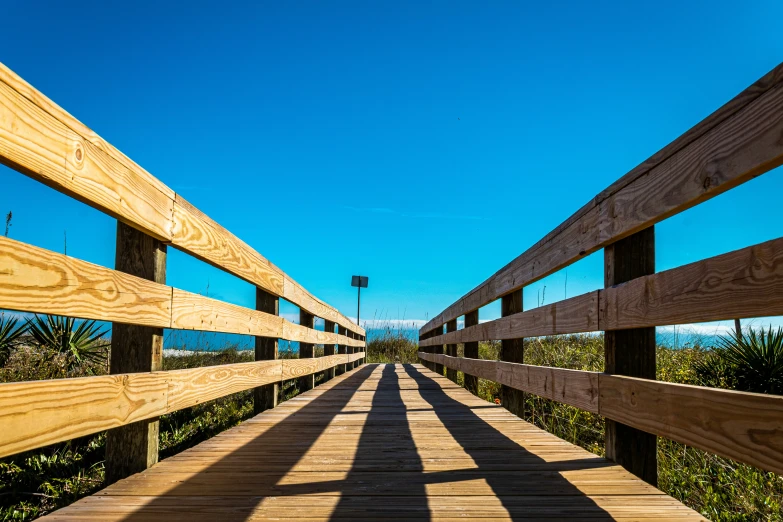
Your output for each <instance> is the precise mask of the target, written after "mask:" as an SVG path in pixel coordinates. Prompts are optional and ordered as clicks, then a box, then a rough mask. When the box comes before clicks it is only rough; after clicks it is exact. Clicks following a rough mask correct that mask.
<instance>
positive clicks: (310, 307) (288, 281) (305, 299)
mask: <svg viewBox="0 0 783 522" xmlns="http://www.w3.org/2000/svg"><path fill="white" fill-rule="evenodd" d="M281 297H282V298H284V299H287V300H288V301H291V302H292V303H294V304H296V305H297V306H299V307H300V308H304V309H305V310H307V311H308V312H310V313H311V314H313V315H314V316H316V317H320V318H321V319H328V320H330V321H333V322H335V323H337V324H338V325H340V326H344V327H345V328H346V329H347V330H349V331H351V332H355V333H358V334H360V335H365V334H366V332H365V330H364V328H362V327H361V326H359V325H357V324H355V323H354V322H353V321H351V320H350V319H348V318H347V317H345V316H343V315H342V314H341V313H340V312H338V311H337V310H336V309H335V308H332V307H331V306H329V305H328V304H326V303H324V302H323V301H321V300H320V299H318V298H316V297H315V296H313V295H312V294H310V292H308V291H307V290H305V289H304V288H303V287H302V285H300V284H299V283H297V282H296V281H294V280H293V279H292V278H291V277H290V276H289V275H286V276H285V286H284V289H283V294H282V295H281Z"/></svg>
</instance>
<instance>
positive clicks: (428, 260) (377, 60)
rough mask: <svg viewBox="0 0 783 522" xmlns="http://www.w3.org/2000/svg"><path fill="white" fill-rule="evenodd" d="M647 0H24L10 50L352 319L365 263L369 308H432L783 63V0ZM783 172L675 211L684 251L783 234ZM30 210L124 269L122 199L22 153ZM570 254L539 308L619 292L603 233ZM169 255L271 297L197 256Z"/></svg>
mask: <svg viewBox="0 0 783 522" xmlns="http://www.w3.org/2000/svg"><path fill="white" fill-rule="evenodd" d="M115 4H116V5H115ZM128 4H130V3H128ZM636 4H637V3H625V2H623V3H610V2H589V3H588V2H573V3H569V2H550V3H536V4H530V5H525V4H523V3H521V2H505V3H504V2H492V3H483V4H479V3H468V2H399V1H395V2H331V3H325V2H296V3H294V2H279V3H274V4H273V3H265V2H240V3H229V2H224V3H221V4H220V5H219V8H216V6H215V4H214V3H206V2H194V3H192V5H190V6H188V7H187V8H183V7H182V5H184V4H179V3H177V4H174V3H169V4H167V3H166V2H154V3H153V2H138V3H133V5H119V3H114V2H82V3H80V4H79V6H78V8H76V7H75V6H74V5H70V4H62V3H55V2H34V1H19V0H10V2H5V3H4V6H3V11H4V14H3V18H4V21H5V23H4V24H3V26H4V29H3V31H2V32H0V61H2V62H4V63H5V64H6V65H7V66H9V67H10V68H11V69H13V70H14V71H16V72H17V73H18V74H19V75H21V76H22V77H23V78H25V79H26V80H27V81H28V82H30V83H31V84H32V85H34V86H35V87H37V88H38V89H39V90H41V91H42V92H43V93H44V94H46V95H47V96H49V97H50V98H51V99H53V100H54V101H55V102H56V103H58V104H60V105H61V106H62V107H64V108H65V109H66V110H68V111H69V112H71V113H72V114H73V115H75V116H76V117H77V118H79V119H81V120H82V121H83V122H84V123H86V124H87V125H88V126H90V127H91V128H93V129H94V130H95V131H96V132H97V133H99V134H100V135H101V136H103V137H104V138H105V139H107V140H108V141H110V142H111V143H112V144H114V145H115V146H117V147H118V148H119V149H120V150H122V151H123V152H125V153H126V154H127V155H129V156H130V157H131V158H133V159H134V160H136V161H137V162H138V163H139V164H141V165H142V166H144V167H145V168H146V169H147V170H149V171H150V172H151V173H152V174H153V175H155V176H156V177H158V178H160V179H161V180H162V181H163V182H165V183H166V184H168V185H169V186H170V187H172V188H173V189H174V190H175V191H177V192H178V193H181V194H182V195H183V196H184V197H185V198H186V199H188V200H190V201H191V202H192V203H194V204H195V205H196V206H197V207H199V208H200V209H201V210H203V211H204V212H206V213H207V214H208V215H210V216H211V217H212V218H214V219H215V220H217V221H218V222H219V223H221V224H222V225H224V226H225V227H226V228H228V229H229V230H231V231H232V232H234V233H235V234H237V235H238V236H239V237H240V238H242V239H243V240H245V241H246V242H247V243H249V244H250V245H252V246H253V247H254V248H255V249H257V250H258V251H259V252H261V253H262V254H263V255H264V256H266V257H268V258H269V259H270V260H271V261H272V262H273V263H275V264H276V265H278V266H279V267H281V268H282V269H283V270H285V271H286V272H287V273H288V274H290V275H291V276H292V277H293V278H294V279H296V280H297V281H299V282H300V283H301V284H302V285H304V286H305V287H306V288H307V289H308V290H310V291H311V292H312V293H313V294H315V295H316V296H318V297H319V298H321V299H323V300H325V301H327V302H329V303H330V304H332V305H334V306H336V307H337V308H339V309H340V310H341V311H342V312H343V313H345V314H346V315H350V316H354V315H355V306H356V304H355V302H356V294H355V289H353V288H351V287H350V276H351V275H352V274H358V273H361V274H363V275H368V276H369V277H370V287H369V288H368V289H367V291H366V292H363V295H362V303H363V307H362V309H363V313H362V315H363V317H365V318H368V317H369V318H371V317H373V316H376V317H382V318H388V319H394V320H397V319H402V318H403V317H404V318H406V319H417V320H424V319H426V318H427V317H432V316H433V315H435V314H437V313H439V312H440V311H441V310H442V309H443V308H444V307H446V306H447V305H449V304H451V303H452V302H453V301H454V300H455V299H457V298H459V297H460V296H462V295H463V294H464V293H465V292H467V291H468V290H470V289H471V288H473V287H474V286H476V285H477V284H478V283H480V282H481V281H483V280H484V279H485V278H486V277H488V276H489V275H491V274H492V273H493V272H495V271H496V270H497V269H499V268H500V267H502V266H503V265H504V264H506V263H507V262H508V261H510V260H511V259H513V258H514V257H515V256H517V255H519V254H520V253H521V252H523V251H524V250H525V249H526V248H527V247H529V246H530V245H532V244H533V243H535V242H536V241H537V240H538V239H540V238H541V237H542V236H543V235H545V234H546V233H547V232H549V231H550V230H551V229H552V228H554V227H555V226H557V225H558V224H559V223H560V222H561V221H563V220H564V219H566V218H567V217H568V216H569V215H571V214H572V213H573V212H574V211H576V210H577V209H578V208H579V207H581V206H582V205H583V204H584V203H585V202H587V201H588V200H589V199H591V198H592V197H593V196H594V195H595V194H596V193H598V192H599V191H601V190H602V189H603V188H605V187H606V186H607V185H609V184H610V183H611V182H612V181H614V180H615V179H617V178H618V177H620V176H621V175H623V174H624V173H625V172H627V171H628V170H630V169H631V168H633V167H634V166H636V165H637V164H638V163H640V162H641V161H643V160H644V159H646V158H647V157H649V156H650V155H652V154H653V153H654V152H656V151H657V150H658V149H660V148H661V147H663V146H664V145H666V144H667V143H669V142H670V141H672V140H673V139H674V138H676V137H677V136H678V135H680V134H681V133H683V132H684V131H686V130H687V129H688V128H690V127H691V126H693V125H694V124H696V123H697V122H698V121H700V120H701V119H702V118H704V117H706V116H707V115H709V114H710V113H711V112H713V111H714V110H715V109H717V108H718V107H719V106H720V105H722V104H723V103H725V102H726V101H728V100H729V99H730V98H732V97H733V96H734V95H736V94H737V93H739V92H740V91H741V90H743V89H744V88H745V87H747V86H748V85H750V84H751V83H752V82H754V81H755V80H757V79H758V78H759V77H761V76H762V75H764V74H765V73H766V72H768V71H769V70H770V69H772V68H773V67H774V66H776V65H777V64H778V63H779V62H780V61H781V60H783V38H782V37H781V32H780V20H783V3H781V2H779V1H758V2H751V3H748V4H746V5H744V6H743V8H742V9H737V7H736V4H735V3H733V2H724V1H710V2H685V3H683V2H656V3H655V4H654V5H653V4H650V5H641V4H640V5H636ZM782 188H783V182H782V181H781V175H780V172H779V171H777V172H772V173H769V174H766V175H765V176H763V177H761V178H759V179H757V180H754V181H752V182H750V183H748V184H746V185H745V186H742V187H740V188H738V189H736V190H733V191H731V192H730V193H728V194H725V195H722V196H720V197H718V198H716V199H714V200H712V201H710V202H708V203H706V204H704V205H701V206H699V207H698V208H695V209H693V210H690V211H687V212H684V213H683V214H680V215H678V216H675V217H673V218H670V219H669V220H667V221H666V222H664V223H663V224H661V225H660V226H659V227H658V231H657V234H658V244H657V265H658V269H659V270H664V269H667V268H673V267H676V266H679V265H682V264H685V263H688V262H692V261H696V260H698V259H702V258H704V257H708V256H712V255H716V254H720V253H723V252H727V251H730V250H734V249H737V248H741V247H744V246H748V245H751V244H755V243H758V242H760V241H764V240H767V239H772V238H776V237H779V236H781V235H783V234H781V229H782V228H783V222H781V219H780V211H779V207H780V203H779V200H780V194H781V189H782ZM8 210H12V211H13V213H14V221H13V227H12V229H11V234H10V235H11V237H12V238H15V239H19V240H21V241H25V242H28V243H31V244H34V245H38V246H42V247H45V248H49V249H51V250H55V251H62V249H63V234H64V232H65V231H67V242H68V254H69V255H72V256H75V257H79V258H82V259H85V260H88V261H91V262H95V263H98V264H101V265H104V266H109V267H113V265H114V259H113V258H114V233H115V224H114V220H113V219H111V218H108V217H106V216H103V215H102V214H100V213H99V212H97V211H95V210H93V209H91V208H89V207H87V206H85V205H83V204H81V203H78V202H76V201H73V200H70V199H69V198H68V197H66V196H63V195H60V194H58V193H56V192H55V191H53V190H51V189H49V188H47V187H45V186H43V185H41V184H39V183H37V182H34V181H32V180H30V179H28V178H26V177H25V176H23V175H21V174H18V173H16V172H13V171H11V170H9V169H6V168H5V167H0V212H2V213H3V214H5V213H6V212H7V211H8ZM567 273H568V276H567V278H568V282H567V285H566V281H565V278H566V275H565V274H566V271H561V272H559V273H557V274H554V275H552V276H550V277H549V278H547V279H546V280H544V281H541V282H539V283H537V284H535V285H531V286H530V287H528V288H526V289H525V307H526V308H530V307H533V306H535V305H536V304H537V303H538V302H540V300H541V297H540V296H541V293H542V291H543V289H544V287H546V291H545V300H546V301H545V302H552V301H556V300H560V299H562V298H563V297H564V296H565V295H566V292H567V295H569V296H574V295H577V294H579V293H583V292H586V291H589V290H593V289H596V288H600V287H601V286H602V284H603V281H602V253H600V252H599V253H597V254H595V255H593V256H590V257H589V258H587V259H584V260H582V261H580V262H579V263H577V264H576V265H574V266H572V267H570V268H569V269H568V271H567ZM168 274H169V276H168V281H169V283H170V284H171V285H173V286H177V287H180V288H184V289H186V290H191V291H196V292H201V293H204V292H206V291H207V289H208V293H209V294H210V295H212V296H214V297H218V298H221V299H224V300H227V301H230V302H234V303H237V304H241V305H247V306H252V305H253V299H254V297H253V296H254V293H253V289H252V287H251V286H250V285H249V284H247V283H244V282H242V281H240V280H238V279H236V278H234V277H232V276H230V275H227V274H224V273H222V272H220V271H219V270H216V269H214V268H212V267H209V266H207V265H205V264H204V263H201V262H199V261H196V260H195V259H192V258H190V257H189V256H187V255H185V254H182V253H179V252H176V251H173V250H172V251H171V254H170V257H169V265H168ZM283 311H284V312H285V313H289V314H293V315H295V314H296V308H295V307H286V306H284V307H283ZM498 313H499V308H498V306H497V305H490V306H488V307H487V309H486V310H483V311H482V318H486V319H490V318H493V317H497V315H498Z"/></svg>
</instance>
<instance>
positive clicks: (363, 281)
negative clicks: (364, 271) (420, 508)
mask: <svg viewBox="0 0 783 522" xmlns="http://www.w3.org/2000/svg"><path fill="white" fill-rule="evenodd" d="M368 280H369V279H368V278H367V276H352V277H351V286H358V287H359V288H367V281H368Z"/></svg>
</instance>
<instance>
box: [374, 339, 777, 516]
mask: <svg viewBox="0 0 783 522" xmlns="http://www.w3.org/2000/svg"><path fill="white" fill-rule="evenodd" d="M499 349H500V343H499V342H482V343H479V357H480V358H482V359H488V360H497V359H498V352H499ZM416 350H417V346H416V345H415V344H414V343H413V342H412V341H410V340H408V339H406V338H405V336H404V335H403V334H402V333H401V332H395V331H393V330H389V331H388V332H387V334H385V335H383V336H381V337H379V338H377V339H373V340H371V341H370V342H369V343H368V346H367V360H368V362H403V363H415V362H418V361H417V358H416ZM457 351H458V355H460V356H461V355H462V346H461V345H459V346H458V350H457ZM709 356H710V350H709V349H708V348H707V347H705V346H701V345H699V344H696V345H686V346H685V347H683V348H681V349H673V348H670V347H666V346H659V347H658V348H657V357H656V359H657V378H658V380H661V381H668V382H675V383H683V384H700V381H699V376H698V374H697V370H696V368H697V367H698V366H699V365H700V364H701V363H702V362H703V361H704V360H705V359H707V358H708V357H709ZM525 362H526V363H527V364H534V365H539V366H553V367H559V368H571V369H576V370H589V371H603V365H604V345H603V337H602V336H596V335H567V336H556V337H545V338H536V339H526V340H525ZM463 379H464V376H463V375H462V373H458V377H457V381H458V383H460V384H463ZM499 395H500V386H499V385H498V384H497V383H495V382H492V381H487V380H484V379H479V396H480V397H481V398H483V399H485V400H487V401H489V402H495V401H496V399H498V398H499ZM525 411H526V417H527V418H526V420H528V421H530V422H532V423H533V424H535V425H536V426H538V427H540V428H542V429H545V430H546V431H548V432H550V433H553V434H554V435H557V436H558V437H560V438H562V439H564V440H567V441H569V442H571V443H573V444H576V445H578V446H581V447H583V448H585V449H587V450H588V451H591V452H593V453H595V454H596V455H601V456H603V453H604V421H603V418H602V417H600V416H598V415H595V414H592V413H589V412H586V411H583V410H580V409H578V408H574V407H572V406H567V405H564V404H560V403H557V402H555V401H550V400H547V399H543V398H541V397H537V396H534V395H531V394H527V395H526V407H525ZM658 487H659V488H660V489H661V490H662V491H664V492H666V493H668V494H669V495H671V496H673V497H675V498H677V499H679V500H680V501H681V502H683V503H684V504H685V505H687V506H689V507H691V508H692V509H694V510H696V511H698V512H700V513H701V514H702V515H704V516H705V517H707V518H709V519H711V520H714V521H716V522H736V521H762V520H763V521H783V477H781V476H779V475H776V474H774V473H767V472H764V471H761V470H759V469H757V468H754V467H752V466H748V465H745V464H740V463H737V462H734V461H732V460H730V459H725V458H722V457H718V456H716V455H713V454H711V453H708V452H705V451H702V450H699V449H696V448H693V447H690V446H686V445H684V444H680V443H678V442H673V441H670V440H668V439H663V438H659V439H658Z"/></svg>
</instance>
